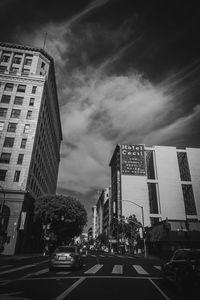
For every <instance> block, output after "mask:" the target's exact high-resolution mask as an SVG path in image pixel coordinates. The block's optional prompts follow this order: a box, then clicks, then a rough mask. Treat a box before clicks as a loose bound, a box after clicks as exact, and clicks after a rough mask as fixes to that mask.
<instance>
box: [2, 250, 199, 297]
mask: <svg viewBox="0 0 200 300" xmlns="http://www.w3.org/2000/svg"><path fill="white" fill-rule="evenodd" d="M161 264H162V261H161V260H160V259H154V258H148V257H147V258H144V257H139V256H128V255H116V254H110V253H105V254H94V253H93V254H92V253H89V254H88V255H86V256H85V257H84V266H83V268H82V269H80V270H71V269H67V270H59V271H57V272H50V271H49V268H48V267H49V261H48V257H43V256H38V257H37V256H36V257H32V258H31V257H18V258H17V257H13V258H12V257H11V258H1V257H0V300H25V299H26V300H27V299H32V300H64V299H68V300H79V299H88V300H90V299H92V300H93V299H95V300H107V299H109V300H112V299H114V300H118V299H120V300H124V299H125V297H126V299H134V300H137V299H138V300H143V299H144V300H146V299H149V300H151V299H152V300H179V299H180V300H182V299H190V300H193V299H195V298H193V297H192V298H191V295H190V296H186V295H185V296H183V295H182V296H178V295H177V294H176V290H175V289H174V288H173V287H172V286H170V285H166V284H164V282H163V281H162V276H161Z"/></svg>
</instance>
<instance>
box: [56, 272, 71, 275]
mask: <svg viewBox="0 0 200 300" xmlns="http://www.w3.org/2000/svg"><path fill="white" fill-rule="evenodd" d="M70 273H71V272H66V271H60V272H57V274H64V275H68V274H70Z"/></svg>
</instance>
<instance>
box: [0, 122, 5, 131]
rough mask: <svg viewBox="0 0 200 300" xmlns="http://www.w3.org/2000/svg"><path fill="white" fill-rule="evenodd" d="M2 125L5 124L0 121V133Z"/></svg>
mask: <svg viewBox="0 0 200 300" xmlns="http://www.w3.org/2000/svg"><path fill="white" fill-rule="evenodd" d="M4 123H5V122H2V121H0V131H3V127H4Z"/></svg>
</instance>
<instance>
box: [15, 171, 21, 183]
mask: <svg viewBox="0 0 200 300" xmlns="http://www.w3.org/2000/svg"><path fill="white" fill-rule="evenodd" d="M20 173H21V171H15V175H14V180H13V181H14V182H18V181H19V177H20Z"/></svg>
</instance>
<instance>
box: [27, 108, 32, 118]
mask: <svg viewBox="0 0 200 300" xmlns="http://www.w3.org/2000/svg"><path fill="white" fill-rule="evenodd" d="M31 116H32V110H28V112H27V115H26V118H27V119H31Z"/></svg>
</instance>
